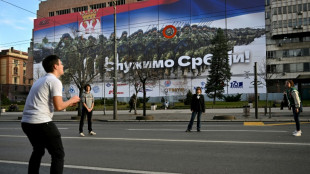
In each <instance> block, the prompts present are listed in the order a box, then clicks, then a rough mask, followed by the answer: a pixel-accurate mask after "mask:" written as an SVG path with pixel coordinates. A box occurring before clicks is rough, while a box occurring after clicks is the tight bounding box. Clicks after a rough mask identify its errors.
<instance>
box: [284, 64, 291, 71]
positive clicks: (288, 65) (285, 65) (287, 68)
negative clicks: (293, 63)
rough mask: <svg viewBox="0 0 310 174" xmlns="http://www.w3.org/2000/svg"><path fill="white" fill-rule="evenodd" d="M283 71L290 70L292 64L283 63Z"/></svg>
mask: <svg viewBox="0 0 310 174" xmlns="http://www.w3.org/2000/svg"><path fill="white" fill-rule="evenodd" d="M283 72H290V64H283Z"/></svg>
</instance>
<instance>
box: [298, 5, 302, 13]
mask: <svg viewBox="0 0 310 174" xmlns="http://www.w3.org/2000/svg"><path fill="white" fill-rule="evenodd" d="M301 11H302V4H298V12H301Z"/></svg>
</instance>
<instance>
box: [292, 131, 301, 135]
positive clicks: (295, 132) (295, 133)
mask: <svg viewBox="0 0 310 174" xmlns="http://www.w3.org/2000/svg"><path fill="white" fill-rule="evenodd" d="M297 132H298V131H297V130H295V131H294V132H293V133H292V134H293V135H294V134H296V133H297ZM300 133H302V132H301V130H300Z"/></svg>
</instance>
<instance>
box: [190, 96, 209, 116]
mask: <svg viewBox="0 0 310 174" xmlns="http://www.w3.org/2000/svg"><path fill="white" fill-rule="evenodd" d="M205 109H206V108H205V99H204V97H203V95H202V94H200V95H199V99H198V98H197V94H194V95H193V97H192V104H191V110H192V111H201V112H205Z"/></svg>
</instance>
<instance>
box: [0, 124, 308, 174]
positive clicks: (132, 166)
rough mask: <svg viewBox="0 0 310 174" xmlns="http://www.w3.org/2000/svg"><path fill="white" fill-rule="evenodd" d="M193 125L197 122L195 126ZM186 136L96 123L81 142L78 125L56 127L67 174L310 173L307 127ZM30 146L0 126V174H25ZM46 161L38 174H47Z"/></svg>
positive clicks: (179, 129) (181, 130)
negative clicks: (297, 132) (295, 133)
mask: <svg viewBox="0 0 310 174" xmlns="http://www.w3.org/2000/svg"><path fill="white" fill-rule="evenodd" d="M195 123H196V122H195ZM195 123H194V126H193V131H192V132H190V133H186V132H185V130H186V127H187V123H186V122H94V124H93V129H94V131H95V132H96V133H97V135H96V136H90V135H88V134H86V133H87V124H86V125H85V126H84V133H85V134H86V137H79V135H78V122H68V123H66V122H57V123H56V125H57V126H58V128H59V130H60V132H61V134H62V140H63V144H64V148H65V152H66V157H65V169H64V173H66V174H73V173H74V174H79V173H81V174H97V173H111V174H112V173H113V174H114V173H154V174H156V173H158V174H160V173H161V174H174V173H182V174H205V173H208V174H212V173H216V174H219V173H220V174H222V173H223V174H225V173H229V174H231V173H238V174H240V173H246V174H248V173H251V174H261V173H265V174H267V173H272V174H277V173H279V174H283V173H305V174H306V173H309V170H310V166H309V162H310V159H309V152H310V136H309V134H310V126H309V124H308V123H304V124H301V128H302V132H303V135H302V136H301V137H294V136H292V132H293V131H294V130H295V124H287V123H279V124H273V123H265V124H264V125H263V126H245V125H244V123H243V122H214V123H211V122H203V123H202V131H201V132H196V131H195V128H196V125H195ZM31 150H32V149H31V145H30V143H29V141H28V139H27V137H26V136H25V135H24V133H23V132H22V130H21V128H20V123H19V122H0V152H1V153H0V173H3V174H10V173H17V174H19V173H27V163H28V160H29V157H30V154H31ZM49 165H50V155H49V154H48V152H47V151H46V153H45V156H44V157H43V159H42V165H41V173H49Z"/></svg>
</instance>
